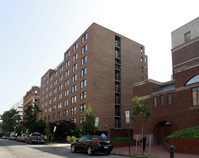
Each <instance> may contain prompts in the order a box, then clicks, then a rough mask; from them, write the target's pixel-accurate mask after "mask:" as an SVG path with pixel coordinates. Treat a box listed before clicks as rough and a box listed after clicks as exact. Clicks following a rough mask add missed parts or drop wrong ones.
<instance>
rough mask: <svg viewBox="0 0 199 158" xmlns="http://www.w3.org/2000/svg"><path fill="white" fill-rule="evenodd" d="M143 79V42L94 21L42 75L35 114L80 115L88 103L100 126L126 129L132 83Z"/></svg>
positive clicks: (49, 117) (78, 118)
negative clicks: (38, 102)
mask: <svg viewBox="0 0 199 158" xmlns="http://www.w3.org/2000/svg"><path fill="white" fill-rule="evenodd" d="M147 78H148V71H147V56H146V55H145V49H144V46H143V45H141V44H139V43H137V42H135V41H132V40H130V39H128V38H126V37H124V36H122V35H120V34H118V33H115V32H113V31H111V30H108V29H106V28H104V27H102V26H100V25H98V24H96V23H93V24H92V25H91V26H90V27H89V28H88V29H87V30H86V31H85V32H84V33H83V34H82V35H81V36H80V37H79V38H78V39H77V40H76V41H75V42H74V43H73V44H72V45H71V47H70V48H68V50H67V51H66V52H65V53H64V60H63V61H62V62H61V63H60V64H59V65H58V66H57V68H55V69H49V70H48V71H47V72H46V73H45V74H44V75H43V76H42V78H41V104H40V105H41V107H40V108H41V109H42V111H43V112H42V114H41V115H40V117H41V118H42V119H43V120H45V121H47V122H57V123H59V122H63V121H69V120H71V121H74V122H75V123H76V124H77V126H79V125H80V124H81V122H82V121H83V120H84V118H85V112H86V109H87V108H88V106H90V107H91V108H92V109H93V113H94V115H95V116H96V117H99V125H98V129H99V131H106V132H108V131H109V130H110V129H125V128H127V125H126V123H125V111H126V110H130V109H132V90H131V87H132V86H133V84H134V83H136V82H139V81H142V80H145V79H147Z"/></svg>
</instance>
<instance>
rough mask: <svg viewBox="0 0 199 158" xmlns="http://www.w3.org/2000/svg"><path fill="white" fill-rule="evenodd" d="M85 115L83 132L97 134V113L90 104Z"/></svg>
mask: <svg viewBox="0 0 199 158" xmlns="http://www.w3.org/2000/svg"><path fill="white" fill-rule="evenodd" d="M85 117H86V118H85V120H84V121H83V122H82V124H81V125H82V132H83V134H95V131H96V130H97V127H95V115H94V114H93V110H92V108H91V107H90V106H89V107H88V109H87V110H86V116H85Z"/></svg>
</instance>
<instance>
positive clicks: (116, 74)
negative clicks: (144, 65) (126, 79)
mask: <svg viewBox="0 0 199 158" xmlns="http://www.w3.org/2000/svg"><path fill="white" fill-rule="evenodd" d="M115 80H117V81H120V72H119V71H115Z"/></svg>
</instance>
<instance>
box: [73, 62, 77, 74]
mask: <svg viewBox="0 0 199 158" xmlns="http://www.w3.org/2000/svg"><path fill="white" fill-rule="evenodd" d="M75 70H77V63H76V64H74V65H73V72H74V71H75Z"/></svg>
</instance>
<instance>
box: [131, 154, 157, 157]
mask: <svg viewBox="0 0 199 158" xmlns="http://www.w3.org/2000/svg"><path fill="white" fill-rule="evenodd" d="M130 156H131V157H134V158H157V156H152V155H142V154H130Z"/></svg>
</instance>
